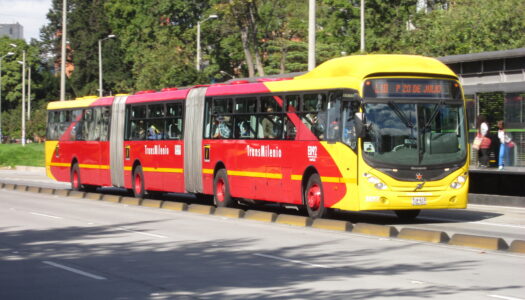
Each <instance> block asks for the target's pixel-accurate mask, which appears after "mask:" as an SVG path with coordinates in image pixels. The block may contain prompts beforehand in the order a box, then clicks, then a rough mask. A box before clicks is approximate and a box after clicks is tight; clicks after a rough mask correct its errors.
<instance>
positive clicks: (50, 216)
mask: <svg viewBox="0 0 525 300" xmlns="http://www.w3.org/2000/svg"><path fill="white" fill-rule="evenodd" d="M30 214H32V215H35V216H41V217H47V218H53V219H63V218H62V217H57V216H52V215H46V214H41V213H36V212H30Z"/></svg>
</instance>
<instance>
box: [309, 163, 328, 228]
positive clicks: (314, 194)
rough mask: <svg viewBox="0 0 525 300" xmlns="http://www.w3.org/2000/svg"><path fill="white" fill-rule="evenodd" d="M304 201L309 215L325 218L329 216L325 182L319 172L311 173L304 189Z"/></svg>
mask: <svg viewBox="0 0 525 300" xmlns="http://www.w3.org/2000/svg"><path fill="white" fill-rule="evenodd" d="M303 203H304V206H305V208H306V212H307V213H308V216H309V217H311V218H314V219H315V218H324V217H327V216H328V209H327V208H326V207H325V206H324V191H323V183H322V182H321V177H320V176H319V174H317V173H315V174H312V175H310V178H308V182H307V184H306V186H305V188H304V190H303Z"/></svg>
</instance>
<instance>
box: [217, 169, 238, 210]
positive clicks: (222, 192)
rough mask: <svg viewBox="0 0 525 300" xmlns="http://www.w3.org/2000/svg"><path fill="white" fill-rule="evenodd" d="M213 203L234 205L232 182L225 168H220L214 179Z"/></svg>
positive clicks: (218, 205)
mask: <svg viewBox="0 0 525 300" xmlns="http://www.w3.org/2000/svg"><path fill="white" fill-rule="evenodd" d="M213 203H214V204H215V206H217V207H229V206H232V205H233V198H232V196H231V195H230V184H229V183H228V174H227V173H226V170H225V169H220V170H219V171H218V172H217V174H216V175H215V179H214V180H213Z"/></svg>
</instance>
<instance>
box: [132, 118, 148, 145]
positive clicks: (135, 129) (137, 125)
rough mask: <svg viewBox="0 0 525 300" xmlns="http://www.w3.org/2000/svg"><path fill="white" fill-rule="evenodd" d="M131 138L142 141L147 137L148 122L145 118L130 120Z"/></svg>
mask: <svg viewBox="0 0 525 300" xmlns="http://www.w3.org/2000/svg"><path fill="white" fill-rule="evenodd" d="M129 132H130V134H129V139H130V140H133V141H140V140H145V139H146V124H145V123H144V120H132V121H131V122H130V129H129Z"/></svg>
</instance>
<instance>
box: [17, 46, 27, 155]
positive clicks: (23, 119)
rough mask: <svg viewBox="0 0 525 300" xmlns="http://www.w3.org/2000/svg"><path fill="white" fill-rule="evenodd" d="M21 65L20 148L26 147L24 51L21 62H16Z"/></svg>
mask: <svg viewBox="0 0 525 300" xmlns="http://www.w3.org/2000/svg"><path fill="white" fill-rule="evenodd" d="M18 63H19V64H21V65H22V137H21V141H20V142H21V143H22V146H25V145H26V51H25V50H23V51H22V61H19V62H18Z"/></svg>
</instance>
